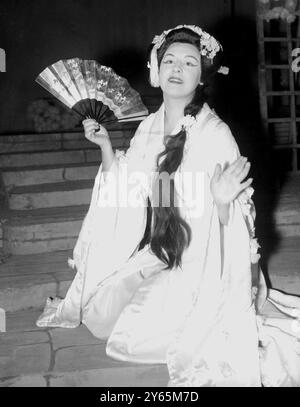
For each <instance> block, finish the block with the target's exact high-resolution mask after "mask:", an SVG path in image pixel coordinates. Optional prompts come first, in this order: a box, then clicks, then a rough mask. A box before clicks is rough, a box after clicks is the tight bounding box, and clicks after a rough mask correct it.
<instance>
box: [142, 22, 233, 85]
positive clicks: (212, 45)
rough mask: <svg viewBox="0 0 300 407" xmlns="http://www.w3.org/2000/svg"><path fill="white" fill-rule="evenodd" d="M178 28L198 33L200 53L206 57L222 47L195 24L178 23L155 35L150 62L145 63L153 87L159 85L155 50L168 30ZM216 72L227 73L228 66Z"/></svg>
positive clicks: (209, 56)
mask: <svg viewBox="0 0 300 407" xmlns="http://www.w3.org/2000/svg"><path fill="white" fill-rule="evenodd" d="M180 28H187V29H189V30H191V31H193V32H194V33H196V34H198V35H199V37H200V46H201V50H200V54H201V55H204V56H205V57H206V58H209V59H211V60H213V58H214V57H215V55H216V53H217V52H218V51H220V49H222V46H221V44H220V43H219V42H218V41H217V40H216V39H215V38H214V37H213V36H212V35H210V34H208V33H207V32H205V31H203V30H202V29H201V28H200V27H198V26H196V25H178V26H177V27H174V28H171V29H170V30H166V31H164V32H163V33H162V34H160V35H156V36H155V37H154V38H153V40H152V44H154V45H153V48H152V50H151V54H150V62H148V64H147V67H148V68H149V69H150V83H151V86H153V87H154V88H158V87H159V77H158V59H157V51H158V50H159V48H160V47H161V46H162V44H163V43H164V42H165V40H166V36H167V35H168V34H169V32H171V31H174V30H179V29H180ZM218 72H219V73H222V74H224V75H227V74H228V72H229V68H227V67H226V66H221V67H220V68H219V70H218Z"/></svg>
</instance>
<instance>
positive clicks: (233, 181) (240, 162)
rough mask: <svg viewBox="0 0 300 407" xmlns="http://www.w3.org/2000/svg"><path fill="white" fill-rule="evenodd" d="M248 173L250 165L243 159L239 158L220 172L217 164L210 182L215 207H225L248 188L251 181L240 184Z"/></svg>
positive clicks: (219, 166)
mask: <svg viewBox="0 0 300 407" xmlns="http://www.w3.org/2000/svg"><path fill="white" fill-rule="evenodd" d="M249 171H250V163H249V162H248V161H247V158H245V157H239V158H238V159H237V160H236V161H235V162H234V163H232V164H231V165H229V166H228V167H227V168H226V169H225V170H223V171H222V168H221V165H220V164H217V165H216V168H215V172H214V175H213V177H212V179H211V182H210V189H211V193H212V195H213V198H214V201H215V203H216V204H217V205H227V204H229V203H230V202H231V201H233V200H234V199H235V198H236V197H237V196H238V195H239V194H240V193H241V192H242V191H243V190H244V189H246V188H248V187H249V186H250V185H251V183H252V181H253V179H252V178H249V179H248V180H247V181H245V182H242V181H243V180H244V179H245V178H246V177H247V175H248V173H249Z"/></svg>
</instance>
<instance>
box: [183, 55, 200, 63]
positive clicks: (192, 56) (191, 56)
mask: <svg viewBox="0 0 300 407" xmlns="http://www.w3.org/2000/svg"><path fill="white" fill-rule="evenodd" d="M185 57H186V58H187V57H189V58H194V59H195V60H196V61H197V62H199V59H198V58H196V57H194V55H186V56H185Z"/></svg>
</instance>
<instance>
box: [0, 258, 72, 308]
mask: <svg viewBox="0 0 300 407" xmlns="http://www.w3.org/2000/svg"><path fill="white" fill-rule="evenodd" d="M69 257H72V251H71V250H65V251H59V252H55V254H54V253H45V254H34V255H19V256H11V257H9V258H8V259H7V260H6V262H5V263H3V264H0V287H1V288H0V307H1V308H4V310H5V311H6V312H13V311H17V310H21V309H27V308H31V307H36V308H39V307H42V306H44V304H45V298H47V297H49V296H57V295H58V296H62V297H64V296H65V294H66V292H67V289H68V288H69V286H70V283H71V281H72V279H73V278H74V275H75V272H74V270H72V269H71V268H70V267H69V266H68V258H69Z"/></svg>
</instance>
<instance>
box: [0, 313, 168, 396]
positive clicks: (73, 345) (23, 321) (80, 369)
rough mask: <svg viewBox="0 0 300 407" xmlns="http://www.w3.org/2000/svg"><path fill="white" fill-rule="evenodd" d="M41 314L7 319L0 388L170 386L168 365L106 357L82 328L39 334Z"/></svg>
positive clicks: (42, 330)
mask: <svg viewBox="0 0 300 407" xmlns="http://www.w3.org/2000/svg"><path fill="white" fill-rule="evenodd" d="M40 312H41V309H31V310H26V311H17V312H11V313H10V312H8V313H7V332H6V333H1V345H0V387H32V386H34V387H73V386H74V387H75V386H76V387H79V386H82V387H85V386H91V387H94V386H95V387H100V388H101V387H107V386H109V387H122V386H125V387H140V386H145V387H152V386H163V387H164V386H166V385H167V382H168V371H167V367H166V365H162V364H160V365H158V364H152V365H151V364H147V365H146V364H134V363H126V362H120V361H117V360H113V359H111V358H109V357H108V356H106V352H105V347H106V341H104V340H100V339H98V338H95V337H94V336H93V335H92V334H91V333H90V331H89V330H88V329H87V328H86V327H85V326H84V325H80V326H79V327H77V328H75V329H62V328H54V329H45V328H37V327H36V326H35V321H36V319H37V317H38V315H39V314H40Z"/></svg>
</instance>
